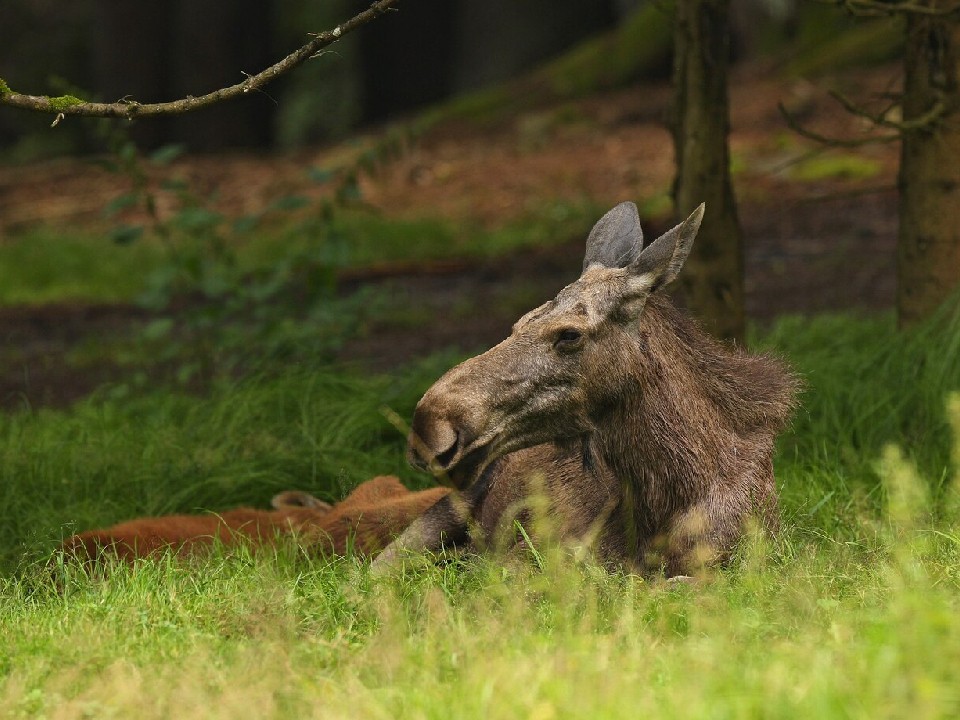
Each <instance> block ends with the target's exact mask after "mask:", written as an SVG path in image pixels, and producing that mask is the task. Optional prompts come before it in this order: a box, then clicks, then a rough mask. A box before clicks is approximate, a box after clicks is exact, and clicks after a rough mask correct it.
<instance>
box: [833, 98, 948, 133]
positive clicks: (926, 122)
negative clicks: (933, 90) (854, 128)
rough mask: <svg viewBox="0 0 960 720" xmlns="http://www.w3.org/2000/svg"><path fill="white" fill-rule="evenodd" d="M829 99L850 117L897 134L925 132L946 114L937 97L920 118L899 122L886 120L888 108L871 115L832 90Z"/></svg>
mask: <svg viewBox="0 0 960 720" xmlns="http://www.w3.org/2000/svg"><path fill="white" fill-rule="evenodd" d="M830 97H832V98H833V99H834V100H836V101H837V102H838V103H840V104H841V105H843V109H844V110H846V111H847V112H848V113H850V114H851V115H854V116H856V117H859V118H863V119H865V120H868V121H870V122H871V123H873V124H874V125H877V126H878V127H883V128H888V129H890V130H896V131H897V132H898V133H904V132H910V131H912V130H926V129H928V128H930V127H932V126H933V125H935V124H937V123H938V122H940V120H941V119H942V118H943V116H944V115H946V113H947V106H946V104H945V103H944V102H943V98H942V97H938V98H937V100H936V102H934V103H933V105H931V106H930V109H929V110H927V111H926V112H925V113H924V114H923V115H921V116H920V117H916V118H911V119H910V120H899V121H898V120H890V119H888V118H887V113H888V112H890V108H888V109H887V110H884V111H883V112H881V113H879V114H872V113H869V112H867V111H866V110H864V109H863V108H861V107H859V106H857V105H855V104H854V103H853V102H852V101H851V100H849V99H847V98H846V97H844V96H843V95H841V94H840V93H838V92H836V91H834V90H831V91H830Z"/></svg>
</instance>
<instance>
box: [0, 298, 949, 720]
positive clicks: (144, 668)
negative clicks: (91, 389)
mask: <svg viewBox="0 0 960 720" xmlns="http://www.w3.org/2000/svg"><path fill="white" fill-rule="evenodd" d="M107 284H109V283H107ZM756 344H757V345H759V346H763V347H766V348H769V349H771V350H772V351H774V352H777V353H780V354H783V355H785V356H786V357H788V358H789V359H790V360H791V361H792V363H793V364H794V366H795V367H796V368H797V370H798V371H799V372H800V373H801V374H802V376H803V377H804V380H805V382H806V385H807V390H806V392H805V395H804V398H803V407H802V410H801V411H800V412H799V413H798V415H797V417H796V419H795V422H794V423H793V426H792V429H791V430H790V431H789V432H788V433H787V434H785V435H784V437H783V438H782V440H781V442H780V446H779V450H778V455H777V458H776V469H777V477H778V483H779V486H780V489H781V497H782V509H783V518H784V529H783V532H782V534H781V535H780V536H779V537H778V538H776V539H774V540H771V539H769V538H763V537H750V538H748V540H747V541H745V542H744V545H743V547H742V549H741V552H740V555H739V556H738V559H737V561H736V562H734V563H733V564H732V566H731V567H729V568H727V569H724V570H723V571H718V572H716V573H715V574H714V575H712V576H711V577H708V578H706V579H704V580H703V581H702V582H700V583H699V584H697V585H695V586H672V585H668V584H666V583H662V582H649V581H644V580H641V579H640V578H637V577H634V576H630V575H625V574H620V575H618V574H614V575H610V574H609V573H607V572H606V571H603V570H601V569H599V568H597V567H596V566H594V565H592V564H591V563H590V561H589V558H586V557H583V556H581V555H579V554H578V553H577V552H575V551H573V550H570V549H562V548H546V547H545V548H538V552H539V554H540V560H541V562H542V566H543V567H542V569H539V568H538V566H537V563H534V562H531V560H530V558H525V557H514V556H511V557H506V558H504V557H469V558H466V559H465V560H457V561H455V562H451V563H448V564H446V565H443V566H440V567H438V566H436V565H435V564H433V563H430V562H425V563H424V564H423V566H422V567H420V568H411V569H408V570H407V571H406V573H405V574H404V575H402V576H400V577H394V578H387V579H375V578H372V577H371V576H370V575H369V573H368V570H367V567H366V565H365V564H364V563H362V562H359V561H357V560H355V559H352V558H340V559H318V558H311V557H307V556H305V555H304V553H303V552H302V551H300V550H298V549H297V548H294V547H281V548H279V549H277V550H275V551H270V552H267V553H261V554H258V555H255V556H254V555H250V554H249V553H246V552H242V551H241V552H238V553H235V554H233V555H229V556H224V555H215V556H213V557H211V558H209V559H204V560H199V561H195V562H193V563H177V562H173V561H171V560H169V559H164V560H158V561H152V562H145V563H143V564H141V565H138V566H136V567H134V568H133V569H128V568H118V569H116V570H115V571H114V572H111V573H109V574H108V575H107V576H106V577H103V578H100V579H96V580H91V579H89V578H86V577H85V576H82V575H80V574H79V573H78V572H77V571H76V569H74V568H70V567H66V568H61V569H59V570H57V571H56V573H57V574H58V577H59V581H60V585H61V587H60V588H59V589H58V588H57V587H55V585H54V583H53V582H51V579H50V573H49V572H48V571H47V570H45V569H44V563H45V561H46V559H47V558H48V557H49V556H50V553H51V551H52V550H53V548H54V547H55V546H56V544H57V543H58V542H59V541H60V540H61V538H62V537H64V536H65V535H66V534H69V533H71V532H73V531H75V530H81V529H86V528H89V527H94V526H102V525H105V524H110V523H113V522H116V521H119V520H121V519H125V518H128V517H131V516H134V515H139V514H158V513H167V512H174V511H192V510H196V509H199V508H204V509H212V510H218V509H225V508H229V507H232V506H236V505H241V504H257V505H265V503H266V501H267V499H268V498H269V497H270V495H271V494H272V493H274V492H275V491H276V490H278V489H282V488H288V487H299V488H303V489H306V490H310V491H312V492H315V493H316V494H318V495H321V496H325V497H328V498H331V499H334V498H337V497H340V496H342V495H343V494H344V492H345V491H346V490H347V489H349V488H351V487H353V486H354V485H355V484H356V483H358V482H360V481H362V480H363V479H366V478H368V477H370V476H372V475H375V474H384V473H397V474H400V475H401V476H402V477H403V478H404V479H405V481H407V483H408V484H409V485H411V486H416V485H418V484H419V485H422V484H423V483H424V482H425V480H424V478H422V477H421V476H418V475H415V474H413V473H412V471H411V470H410V469H409V468H407V466H406V464H405V462H404V460H403V438H402V436H401V435H400V433H399V432H398V431H397V430H395V429H394V428H393V427H392V426H391V425H390V424H389V423H388V422H387V420H386V419H385V418H384V415H383V411H382V409H383V408H384V407H385V406H386V407H389V408H391V409H393V410H395V411H396V412H397V413H399V414H400V415H401V416H402V417H409V415H410V413H411V411H412V408H413V405H414V403H415V402H416V399H417V398H418V397H419V395H420V394H421V393H422V391H423V390H424V389H425V388H426V387H427V386H428V385H429V384H430V383H431V382H432V381H433V380H434V379H435V378H436V377H437V376H438V375H439V374H440V373H441V372H442V371H443V370H444V369H445V368H446V367H447V366H448V365H449V364H450V363H451V362H452V360H453V358H451V357H449V356H444V357H435V358H433V359H431V360H427V361H423V362H420V363H418V364H416V365H413V366H410V367H408V368H406V369H405V370H404V371H403V372H402V373H398V374H397V375H396V376H393V377H383V378H369V377H367V378H364V377H359V376H352V375H350V374H349V373H344V372H343V371H341V370H336V369H333V368H331V367H329V366H328V365H326V364H324V363H323V362H321V361H313V362H311V361H310V359H309V357H307V356H303V357H298V358H297V361H296V362H295V363H292V362H284V363H282V364H279V365H278V364H276V363H266V364H264V366H263V369H262V371H260V372H257V373H252V374H249V375H247V376H246V377H244V378H243V379H240V380H237V379H236V378H233V379H220V380H218V381H216V382H214V383H213V385H212V386H211V388H210V390H209V392H208V393H206V394H204V395H203V396H197V395H190V394H179V393H177V392H174V391H172V390H171V389H170V388H168V387H166V388H165V387H161V388H157V389H156V390H153V391H148V390H147V389H141V390H139V391H137V392H131V393H118V392H113V391H111V390H110V389H106V390H104V391H103V392H101V393H99V394H98V395H96V396H94V397H92V398H90V399H87V400H85V401H83V402H81V403H79V404H77V405H76V406H74V407H72V408H70V409H67V410H49V409H48V410H39V411H34V412H29V413H27V412H24V413H18V414H10V415H3V416H0V494H2V501H3V504H4V507H5V515H4V517H5V522H4V523H3V524H2V525H0V571H2V572H0V717H24V718H34V717H51V718H73V717H97V718H100V717H129V716H132V715H136V716H137V717H144V718H149V717H157V718H166V717H238V716H239V717H290V718H300V717H323V718H331V717H384V718H408V717H409V718H421V717H424V718H432V717H436V718H448V717H451V716H453V717H465V718H470V717H477V718H501V717H502V718H517V717H525V718H536V719H539V720H548V719H550V718H562V717H571V718H580V717H626V716H637V715H639V716H652V717H682V718H701V717H703V718H723V717H784V718H794V717H844V718H845V717H870V718H876V717H903V716H907V715H909V716H910V717H924V718H926V717H955V716H956V715H957V713H958V712H960V689H958V686H957V683H956V675H957V672H958V671H960V612H958V610H960V495H958V483H960V476H958V472H960V395H956V394H953V395H951V393H956V392H957V391H960V313H958V312H955V313H954V314H953V315H949V314H946V315H944V316H942V317H940V318H939V319H937V320H935V321H934V322H931V323H929V324H928V325H926V326H924V327H921V328H917V329H915V330H913V331H910V332H908V333H904V334H898V333H897V332H896V330H895V328H894V324H893V322H892V321H891V320H890V318H853V317H844V316H831V317H819V318H814V319H800V318H793V319H791V318H787V319H783V320H781V321H780V322H778V323H777V324H776V325H775V326H774V327H772V328H770V329H768V330H766V331H763V332H762V333H759V334H758V337H757V338H756Z"/></svg>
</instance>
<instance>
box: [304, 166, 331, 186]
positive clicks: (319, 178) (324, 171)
mask: <svg viewBox="0 0 960 720" xmlns="http://www.w3.org/2000/svg"><path fill="white" fill-rule="evenodd" d="M307 177H308V178H310V179H311V180H313V182H315V183H317V184H318V185H323V184H324V183H328V182H330V181H331V180H333V178H334V172H333V170H330V169H328V168H321V167H312V168H310V169H309V170H307Z"/></svg>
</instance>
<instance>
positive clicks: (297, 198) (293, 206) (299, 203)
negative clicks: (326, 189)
mask: <svg viewBox="0 0 960 720" xmlns="http://www.w3.org/2000/svg"><path fill="white" fill-rule="evenodd" d="M309 204H310V201H309V200H308V199H307V198H305V197H303V196H302V195H284V196H283V197H278V198H277V199H276V200H274V201H273V202H272V203H270V209H271V210H287V211H289V210H299V209H300V208H302V207H306V206H307V205H309Z"/></svg>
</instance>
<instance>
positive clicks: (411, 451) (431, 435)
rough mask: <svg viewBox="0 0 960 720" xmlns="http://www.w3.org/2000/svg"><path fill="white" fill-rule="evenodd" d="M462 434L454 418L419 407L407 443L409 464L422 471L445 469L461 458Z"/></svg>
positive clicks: (463, 434)
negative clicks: (422, 409) (436, 414)
mask: <svg viewBox="0 0 960 720" xmlns="http://www.w3.org/2000/svg"><path fill="white" fill-rule="evenodd" d="M465 436H466V433H465V431H464V430H463V429H462V428H461V427H459V423H456V422H455V421H454V420H452V419H450V418H446V417H438V416H435V415H433V414H432V413H429V412H421V411H420V410H419V409H418V410H417V412H416V413H415V414H414V416H413V427H412V429H411V431H410V437H409V438H408V442H407V457H408V459H409V461H410V464H411V465H413V466H414V467H418V468H420V469H421V470H431V471H433V472H435V473H436V472H445V471H446V470H448V469H450V468H451V467H452V466H453V465H454V464H455V463H456V461H457V460H459V459H460V455H461V454H462V451H463V447H464V442H463V441H464V439H465Z"/></svg>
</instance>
